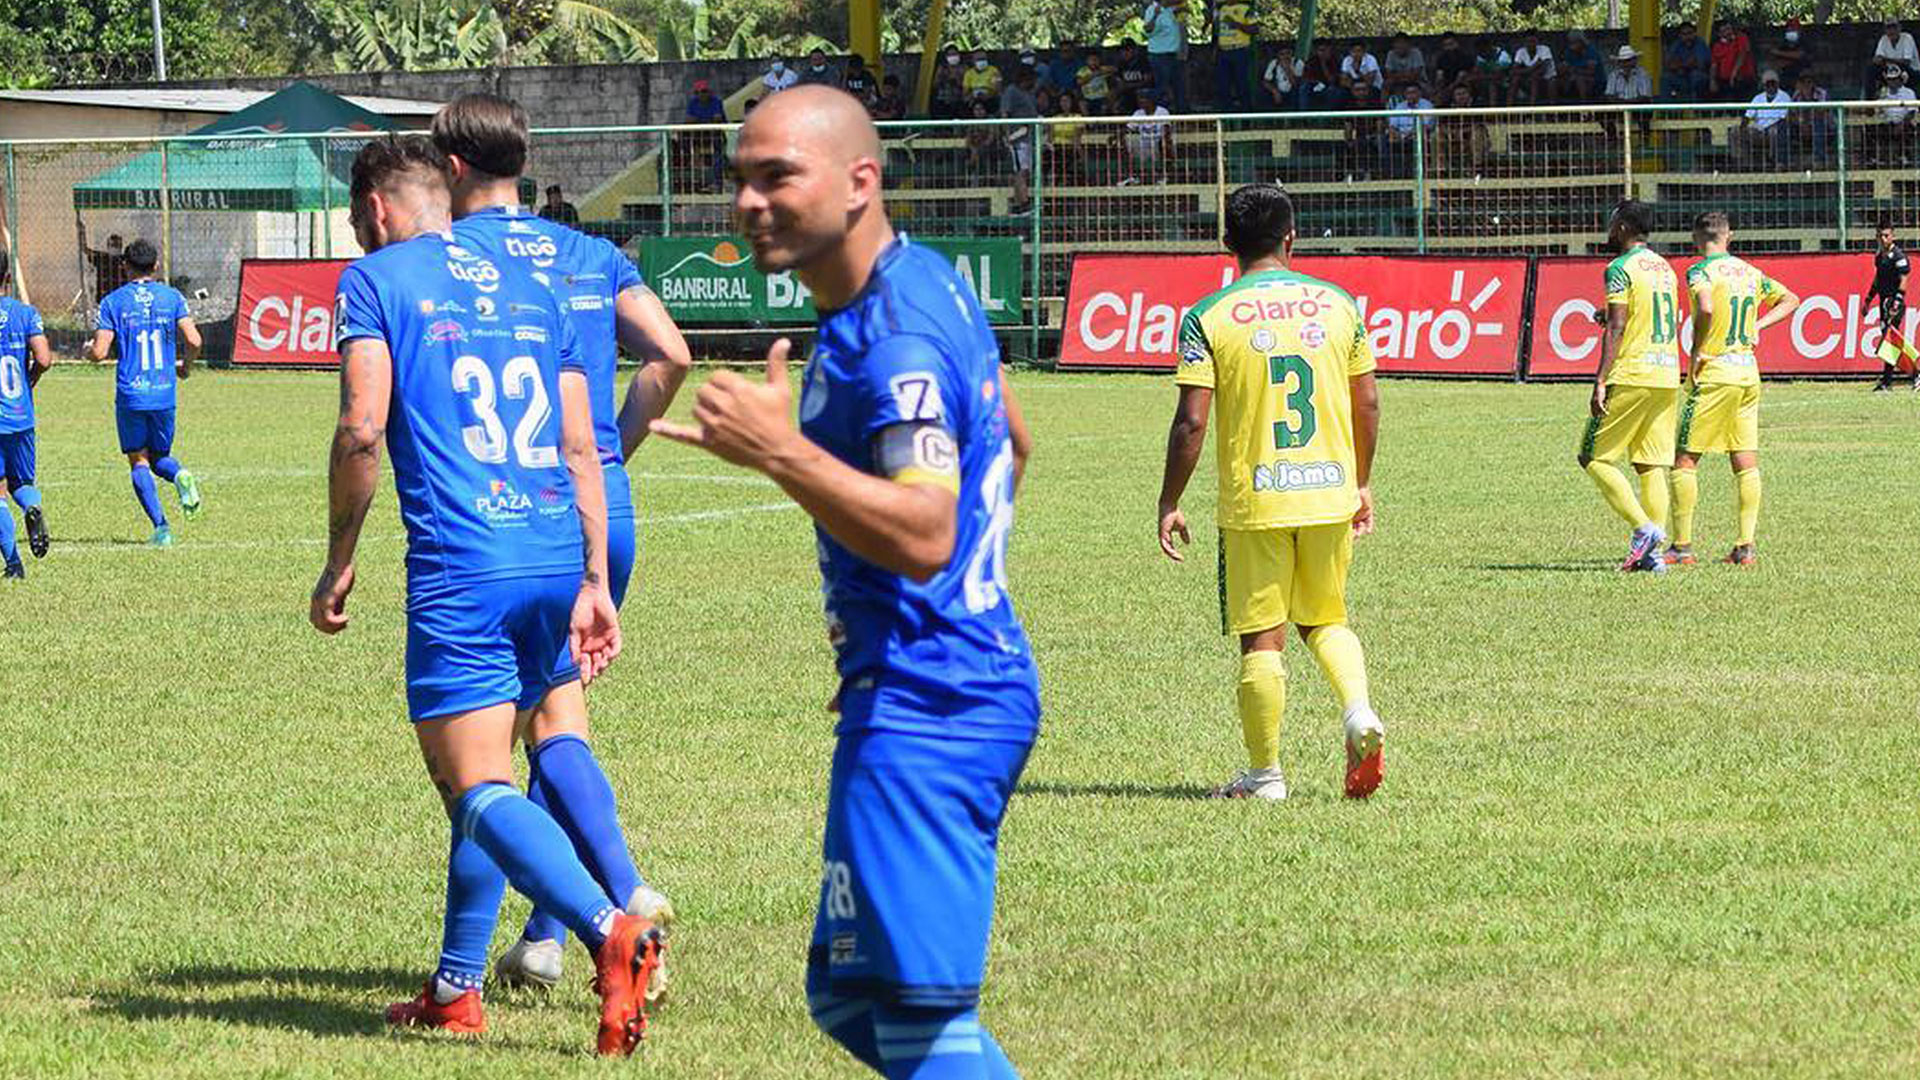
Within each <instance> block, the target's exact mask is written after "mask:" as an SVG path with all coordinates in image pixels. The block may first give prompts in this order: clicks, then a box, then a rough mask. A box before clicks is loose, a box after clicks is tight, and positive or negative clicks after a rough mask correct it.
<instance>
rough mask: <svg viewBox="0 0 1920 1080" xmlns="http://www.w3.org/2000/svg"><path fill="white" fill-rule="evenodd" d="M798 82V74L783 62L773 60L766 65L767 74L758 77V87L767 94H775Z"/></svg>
mask: <svg viewBox="0 0 1920 1080" xmlns="http://www.w3.org/2000/svg"><path fill="white" fill-rule="evenodd" d="M799 81H800V73H799V72H797V71H795V70H793V69H792V68H790V67H788V66H787V62H786V61H785V60H775V61H774V62H773V63H771V64H768V65H767V73H766V74H765V75H762V76H760V85H761V86H763V87H765V88H766V91H767V93H769V94H777V93H779V92H780V91H782V90H785V89H786V88H787V87H789V86H792V85H793V84H795V83H797V82H799Z"/></svg>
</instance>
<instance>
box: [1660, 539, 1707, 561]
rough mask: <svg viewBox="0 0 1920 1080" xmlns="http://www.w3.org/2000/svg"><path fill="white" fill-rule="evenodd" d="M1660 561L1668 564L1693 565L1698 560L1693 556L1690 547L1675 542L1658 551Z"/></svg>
mask: <svg viewBox="0 0 1920 1080" xmlns="http://www.w3.org/2000/svg"><path fill="white" fill-rule="evenodd" d="M1660 561H1661V562H1663V563H1666V564H1667V565H1668V566H1693V565H1695V564H1697V563H1698V562H1699V561H1700V560H1699V559H1698V558H1696V557H1694V554H1693V549H1692V548H1691V547H1681V546H1679V545H1678V544H1675V545H1673V546H1671V547H1669V548H1667V550H1665V551H1663V552H1661V553H1660Z"/></svg>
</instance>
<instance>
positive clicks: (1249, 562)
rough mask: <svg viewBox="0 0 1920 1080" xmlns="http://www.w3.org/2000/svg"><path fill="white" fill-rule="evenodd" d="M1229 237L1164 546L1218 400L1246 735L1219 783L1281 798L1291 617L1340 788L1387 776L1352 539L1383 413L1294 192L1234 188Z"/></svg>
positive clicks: (1194, 370) (1224, 531)
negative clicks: (1321, 697)
mask: <svg viewBox="0 0 1920 1080" xmlns="http://www.w3.org/2000/svg"><path fill="white" fill-rule="evenodd" d="M1226 210H1227V213H1226V244H1227V249H1228V250H1229V251H1231V252H1233V254H1234V257H1235V258H1236V259H1238V260H1239V263H1240V277H1239V279H1238V280H1236V281H1235V282H1234V283H1233V284H1231V285H1229V286H1227V287H1226V288H1224V289H1221V290H1220V291H1219V292H1216V293H1214V294H1212V295H1211V296H1208V297H1206V298H1204V299H1202V300H1200V301H1199V302H1198V303H1196V304H1194V306H1193V307H1192V309H1191V310H1189V311H1188V312H1187V315H1186V317H1185V318H1184V319H1183V320H1182V321H1181V324H1180V367H1179V370H1178V371H1177V372H1176V373H1175V374H1174V382H1175V383H1177V384H1178V385H1179V387H1180V400H1179V403H1178V405H1177V406H1176V407H1175V409H1174V414H1173V425H1172V427H1171V429H1169V431H1168V432H1167V458H1166V467H1165V471H1164V474H1163V476H1162V479H1161V481H1160V550H1161V551H1162V552H1164V553H1165V554H1166V556H1167V558H1169V559H1172V560H1174V561H1175V562H1183V561H1185V557H1184V556H1182V555H1181V554H1180V548H1179V546H1178V545H1177V544H1176V543H1175V541H1176V540H1177V541H1178V542H1179V543H1181V544H1185V543H1191V542H1192V539H1193V538H1192V536H1191V534H1190V533H1189V532H1188V529H1187V518H1186V515H1185V514H1183V513H1182V512H1181V511H1180V497H1181V496H1182V495H1183V494H1184V493H1185V492H1186V489H1187V482H1188V481H1189V480H1190V479H1191V478H1192V476H1193V470H1194V467H1195V466H1196V464H1198V462H1199V460H1200V450H1201V448H1202V446H1203V445H1205V443H1206V438H1207V417H1208V412H1209V410H1210V409H1211V411H1212V412H1213V413H1215V414H1216V415H1217V416H1218V418H1219V421H1220V432H1219V434H1218V436H1217V437H1216V438H1215V440H1214V451H1215V454H1214V457H1215V461H1216V465H1217V469H1218V472H1219V493H1220V506H1219V512H1218V518H1219V525H1220V560H1219V561H1220V622H1221V627H1220V629H1221V632H1222V633H1228V634H1234V635H1237V636H1238V638H1239V642H1240V679H1239V694H1238V700H1239V712H1240V732H1241V736H1242V738H1243V739H1244V740H1245V742H1246V747H1247V768H1245V769H1243V770H1241V771H1240V772H1239V773H1238V774H1237V775H1235V776H1234V778H1233V779H1232V780H1231V781H1229V782H1228V783H1227V784H1226V785H1225V786H1224V787H1222V788H1220V789H1219V791H1217V792H1216V793H1215V794H1217V795H1219V796H1222V797H1225V798H1255V799H1270V800H1279V799H1284V798H1286V797H1287V781H1286V776H1285V774H1284V773H1283V772H1282V771H1281V768H1280V719H1281V715H1282V713H1283V712H1284V711H1285V709H1286V700H1287V669H1286V664H1285V662H1284V661H1283V660H1282V659H1281V655H1280V654H1281V650H1282V649H1283V648H1284V647H1285V646H1286V642H1287V624H1288V623H1292V624H1293V625H1294V626H1295V627H1297V628H1298V629H1299V631H1300V637H1301V640H1303V641H1305V642H1306V643H1307V651H1309V652H1310V653H1312V654H1313V658H1314V660H1315V662H1317V663H1318V664H1319V665H1320V670H1321V672H1322V673H1324V674H1325V675H1326V678H1327V682H1328V683H1329V684H1331V685H1332V687H1333V689H1334V692H1335V693H1336V694H1338V695H1339V698H1340V706H1341V711H1342V720H1343V726H1344V729H1345V738H1346V750H1347V772H1346V785H1345V786H1346V794H1347V796H1348V797H1349V798H1366V797H1367V796H1369V795H1371V794H1373V791H1374V789H1375V788H1377V787H1379V785H1380V779H1381V770H1382V767H1383V760H1384V754H1383V750H1382V744H1383V742H1384V740H1385V738H1386V731H1385V728H1384V727H1383V726H1382V725H1381V723H1380V717H1379V716H1378V715H1377V714H1376V713H1375V712H1374V711H1373V707H1372V705H1371V704H1370V703H1369V702H1368V700H1367V668H1366V659H1365V656H1364V654H1363V653H1362V651H1361V648H1360V639H1359V638H1358V637H1356V636H1354V633H1353V631H1352V630H1351V629H1349V628H1348V626H1347V567H1348V565H1349V564H1350V562H1351V561H1352V558H1353V538H1354V537H1355V536H1364V535H1366V534H1368V533H1370V532H1372V531H1373V527H1374V515H1373V490H1372V488H1371V487H1369V486H1368V484H1369V480H1370V477H1371V475H1372V470H1373V449H1374V444H1375V440H1376V437H1377V435H1378V432H1379V425H1380V395H1379V390H1378V388H1377V387H1376V386H1375V384H1374V377H1373V371H1374V357H1373V349H1372V347H1371V346H1370V345H1369V344H1368V342H1367V332H1366V326H1365V323H1364V321H1363V320H1362V319H1361V317H1360V309H1359V307H1358V305H1356V304H1355V303H1354V300H1353V298H1352V297H1351V296H1349V295H1347V293H1346V292H1344V291H1343V290H1341V289H1340V287H1339V286H1337V285H1332V284H1329V283H1327V282H1325V281H1320V280H1318V279H1316V278H1311V277H1308V276H1307V275H1305V274H1301V273H1296V272H1294V271H1293V270H1292V269H1290V268H1289V266H1288V263H1289V262H1290V261H1291V260H1292V258H1293V241H1294V217H1293V200H1292V199H1290V198H1288V196H1287V194H1286V192H1284V191H1282V190H1280V189H1279V188H1278V187H1276V186H1274V185H1272V184H1249V185H1247V186H1245V187H1242V188H1239V189H1238V190H1236V191H1234V192H1233V193H1232V194H1231V195H1229V196H1227V208H1226Z"/></svg>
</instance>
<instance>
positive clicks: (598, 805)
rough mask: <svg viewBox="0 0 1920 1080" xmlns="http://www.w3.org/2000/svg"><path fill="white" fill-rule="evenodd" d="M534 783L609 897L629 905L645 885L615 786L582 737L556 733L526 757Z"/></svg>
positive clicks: (615, 901)
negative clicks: (615, 798) (631, 849)
mask: <svg viewBox="0 0 1920 1080" xmlns="http://www.w3.org/2000/svg"><path fill="white" fill-rule="evenodd" d="M528 758H529V759H530V761H531V763H532V769H531V774H532V777H533V783H534V784H535V785H536V786H538V787H540V788H541V789H543V790H542V791H541V795H542V796H544V797H545V802H546V806H547V809H548V810H549V811H550V812H551V813H552V814H553V819H554V820H555V821H557V822H559V823H560V827H561V828H562V829H565V830H566V833H567V838H568V839H569V840H572V841H573V850H574V851H575V852H576V853H577V854H579V856H580V861H581V862H583V863H585V864H586V866H587V870H588V871H589V872H590V873H592V874H593V877H594V880H595V881H598V882H599V883H600V885H601V887H602V888H604V889H606V890H607V896H608V897H609V898H610V899H612V900H613V902H614V903H616V904H619V905H620V906H621V907H625V906H626V904H627V901H629V900H631V899H633V891H634V890H635V889H638V888H639V887H640V885H641V881H640V871H639V870H637V869H635V868H634V865H633V855H632V853H631V852H629V851H628V850H627V837H626V834H625V833H623V832H622V831H621V830H620V815H619V813H618V812H617V811H616V809H615V807H614V802H613V785H612V784H609V783H608V782H607V774H606V773H605V772H603V771H602V770H601V768H600V762H599V761H598V760H597V759H595V758H594V756H593V749H592V748H591V747H589V746H588V745H587V741H586V740H585V739H582V738H581V737H580V736H578V735H572V734H568V735H555V736H553V737H552V738H550V739H546V740H544V741H542V742H541V743H540V745H538V746H536V747H534V748H533V750H532V752H531V753H529V754H528Z"/></svg>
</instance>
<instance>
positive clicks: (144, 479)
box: [133, 464, 167, 529]
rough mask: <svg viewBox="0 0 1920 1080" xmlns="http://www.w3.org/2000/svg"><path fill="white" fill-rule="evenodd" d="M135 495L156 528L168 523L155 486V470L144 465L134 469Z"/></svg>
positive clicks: (158, 491)
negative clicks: (162, 511)
mask: <svg viewBox="0 0 1920 1080" xmlns="http://www.w3.org/2000/svg"><path fill="white" fill-rule="evenodd" d="M133 495H134V497H135V498H137V499H139V500H140V509H142V510H145V511H146V512H147V520H148V521H151V522H153V527H154V528H156V529H157V528H159V527H160V526H162V525H165V524H166V523H167V515H165V514H163V513H161V512H160V490H159V489H158V488H156V487H154V486H153V470H152V469H149V468H147V467H146V466H145V465H144V464H142V465H135V466H134V467H133Z"/></svg>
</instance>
